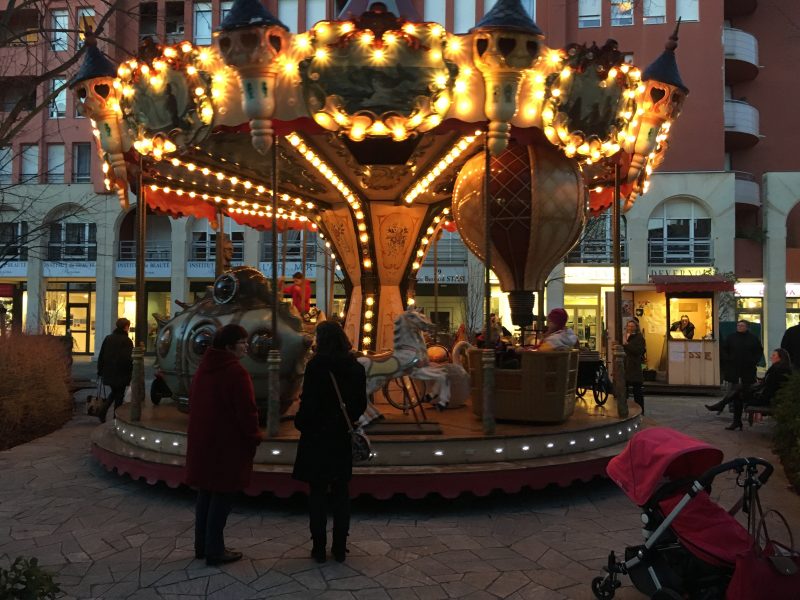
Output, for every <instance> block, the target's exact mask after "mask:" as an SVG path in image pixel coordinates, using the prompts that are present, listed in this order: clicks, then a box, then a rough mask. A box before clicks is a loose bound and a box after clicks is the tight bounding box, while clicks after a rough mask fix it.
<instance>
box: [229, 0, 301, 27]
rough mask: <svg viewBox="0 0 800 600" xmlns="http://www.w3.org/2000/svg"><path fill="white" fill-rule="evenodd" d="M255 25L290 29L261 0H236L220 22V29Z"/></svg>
mask: <svg viewBox="0 0 800 600" xmlns="http://www.w3.org/2000/svg"><path fill="white" fill-rule="evenodd" d="M254 25H260V26H262V27H273V26H278V27H283V28H284V29H285V30H286V31H289V28H288V27H287V26H286V25H284V24H283V23H282V22H281V20H280V19H278V17H276V16H275V15H273V14H272V13H271V12H269V11H268V10H267V8H266V7H265V6H264V5H263V4H261V2H260V1H259V0H234V2H233V5H232V6H231V10H230V11H229V12H228V14H227V16H226V17H225V19H224V20H223V21H222V23H220V25H219V29H220V31H234V30H236V29H241V28H243V27H252V26H254Z"/></svg>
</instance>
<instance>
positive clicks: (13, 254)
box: [0, 222, 28, 264]
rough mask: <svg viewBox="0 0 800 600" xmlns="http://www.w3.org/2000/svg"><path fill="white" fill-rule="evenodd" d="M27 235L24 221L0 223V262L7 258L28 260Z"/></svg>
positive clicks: (26, 225)
mask: <svg viewBox="0 0 800 600" xmlns="http://www.w3.org/2000/svg"><path fill="white" fill-rule="evenodd" d="M27 235H28V224H27V223H25V222H16V223H0V264H3V263H4V262H5V261H9V260H14V261H17V260H20V261H25V260H28V248H27V246H26V245H25V242H26V237H27Z"/></svg>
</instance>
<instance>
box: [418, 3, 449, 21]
mask: <svg viewBox="0 0 800 600" xmlns="http://www.w3.org/2000/svg"><path fill="white" fill-rule="evenodd" d="M446 18H447V3H446V2H442V0H425V7H424V10H423V19H424V20H425V21H431V22H433V23H439V24H442V25H443V24H444V23H445V22H446V21H445V19H446Z"/></svg>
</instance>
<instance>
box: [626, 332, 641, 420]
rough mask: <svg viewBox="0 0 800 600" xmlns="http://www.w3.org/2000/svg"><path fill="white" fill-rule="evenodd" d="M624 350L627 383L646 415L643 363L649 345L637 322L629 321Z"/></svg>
mask: <svg viewBox="0 0 800 600" xmlns="http://www.w3.org/2000/svg"><path fill="white" fill-rule="evenodd" d="M622 349H623V350H624V351H625V382H626V384H627V385H628V386H630V388H631V390H632V391H633V401H634V402H636V404H638V405H639V406H640V407H641V408H642V414H644V392H643V391H642V385H643V383H644V376H643V374H642V363H643V362H644V356H645V354H646V353H647V344H646V343H645V340H644V336H643V335H642V332H641V331H640V330H639V324H638V323H637V322H636V321H628V324H627V325H626V326H625V343H623V344H622Z"/></svg>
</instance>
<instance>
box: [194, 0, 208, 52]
mask: <svg viewBox="0 0 800 600" xmlns="http://www.w3.org/2000/svg"><path fill="white" fill-rule="evenodd" d="M193 9H194V20H193V23H194V34H193V37H192V39H193V41H194V43H195V45H196V46H208V45H210V44H211V3H210V2H195V3H194V7H193Z"/></svg>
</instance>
